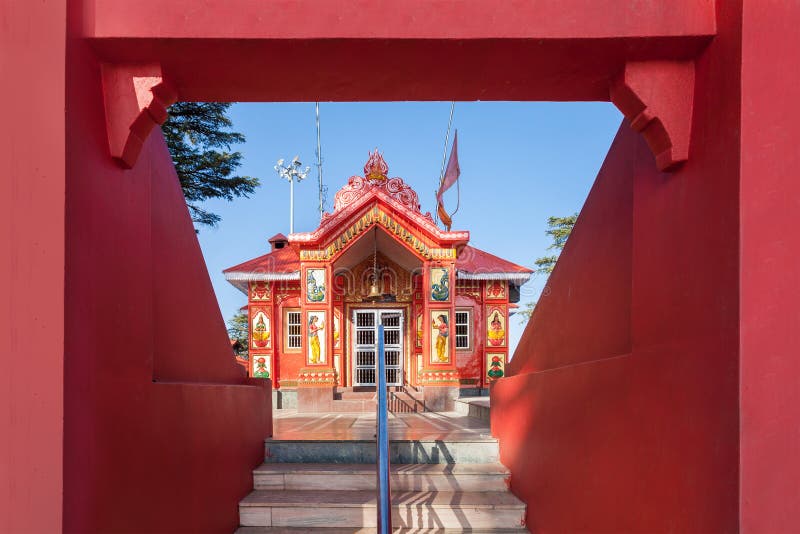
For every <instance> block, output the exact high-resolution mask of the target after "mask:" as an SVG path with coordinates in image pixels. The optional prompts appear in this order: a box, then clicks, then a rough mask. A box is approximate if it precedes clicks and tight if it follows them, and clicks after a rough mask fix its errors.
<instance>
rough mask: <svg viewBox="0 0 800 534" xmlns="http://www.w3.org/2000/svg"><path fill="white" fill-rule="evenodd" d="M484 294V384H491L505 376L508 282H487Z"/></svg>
mask: <svg viewBox="0 0 800 534" xmlns="http://www.w3.org/2000/svg"><path fill="white" fill-rule="evenodd" d="M485 287H486V292H485V294H484V314H483V320H484V322H485V324H484V325H483V330H484V331H485V332H486V334H485V339H484V340H483V342H484V345H485V347H486V353H485V357H484V361H485V367H484V376H483V381H484V383H486V384H487V385H488V384H491V383H492V382H494V381H495V380H497V379H498V378H502V377H503V376H504V375H505V369H506V363H507V362H508V282H507V281H505V280H489V281H487V282H486V286H485Z"/></svg>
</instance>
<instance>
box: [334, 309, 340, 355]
mask: <svg viewBox="0 0 800 534" xmlns="http://www.w3.org/2000/svg"><path fill="white" fill-rule="evenodd" d="M341 332H342V312H340V311H339V310H338V309H336V310H333V348H334V349H341V348H342V334H341Z"/></svg>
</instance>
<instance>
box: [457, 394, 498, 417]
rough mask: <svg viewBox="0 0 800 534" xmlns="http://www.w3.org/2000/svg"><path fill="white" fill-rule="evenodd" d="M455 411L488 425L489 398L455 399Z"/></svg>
mask: <svg viewBox="0 0 800 534" xmlns="http://www.w3.org/2000/svg"><path fill="white" fill-rule="evenodd" d="M455 411H456V412H458V413H460V414H462V415H467V416H469V417H475V418H477V419H480V420H482V421H486V422H487V423H488V422H489V420H490V413H491V409H490V404H489V397H466V398H461V399H457V400H456V402H455Z"/></svg>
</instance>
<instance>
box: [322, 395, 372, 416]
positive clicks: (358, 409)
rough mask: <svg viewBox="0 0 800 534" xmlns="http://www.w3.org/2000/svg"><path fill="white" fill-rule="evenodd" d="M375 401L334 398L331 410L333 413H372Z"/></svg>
mask: <svg viewBox="0 0 800 534" xmlns="http://www.w3.org/2000/svg"><path fill="white" fill-rule="evenodd" d="M377 405H378V404H377V402H376V401H375V400H374V399H358V398H355V399H350V398H348V399H341V400H334V401H333V403H332V404H331V411H333V412H335V413H374V412H375V407H376V406H377Z"/></svg>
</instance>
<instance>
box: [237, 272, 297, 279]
mask: <svg viewBox="0 0 800 534" xmlns="http://www.w3.org/2000/svg"><path fill="white" fill-rule="evenodd" d="M225 280H228V281H229V282H234V281H243V282H272V281H281V280H300V271H293V272H291V273H243V272H232V273H225Z"/></svg>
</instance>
